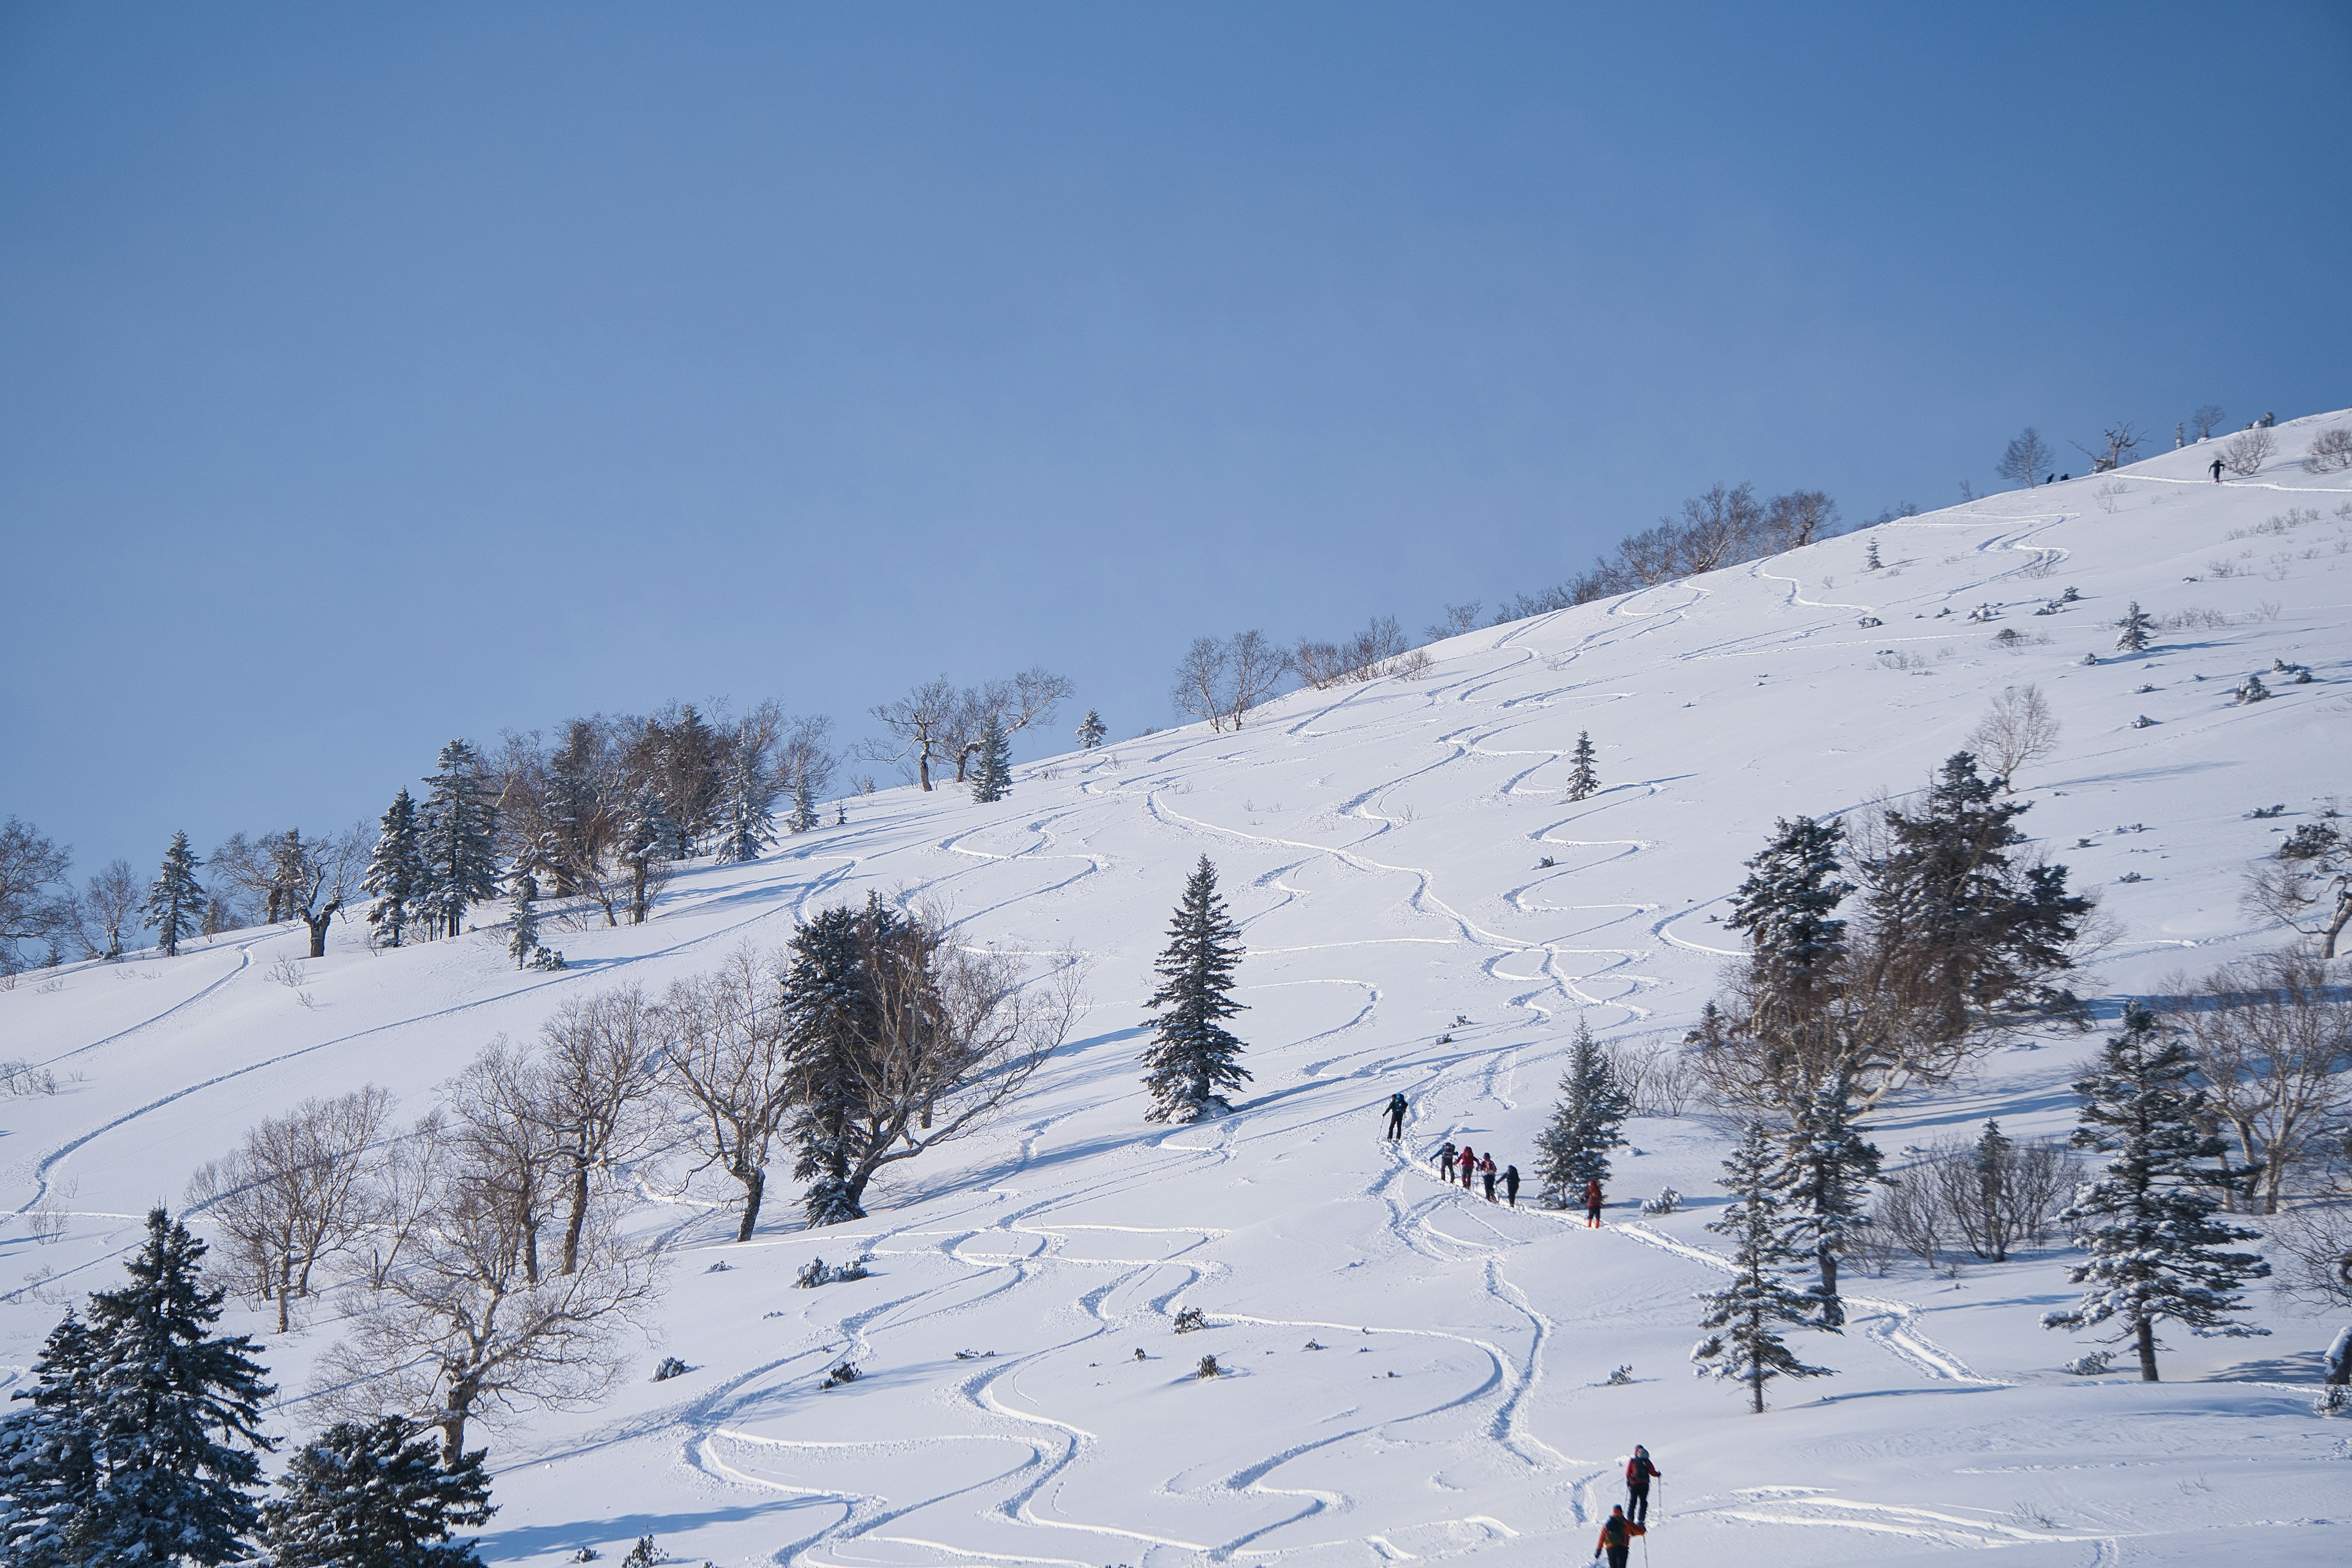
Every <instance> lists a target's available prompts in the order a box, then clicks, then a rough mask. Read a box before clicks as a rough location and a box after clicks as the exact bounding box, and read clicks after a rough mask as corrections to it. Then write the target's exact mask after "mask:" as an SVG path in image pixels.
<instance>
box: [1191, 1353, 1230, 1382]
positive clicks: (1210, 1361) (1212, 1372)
mask: <svg viewBox="0 0 2352 1568" xmlns="http://www.w3.org/2000/svg"><path fill="white" fill-rule="evenodd" d="M1224 1372H1225V1369H1224V1368H1223V1367H1221V1366H1219V1365H1218V1364H1217V1358H1216V1357H1215V1356H1213V1355H1204V1356H1202V1358H1201V1364H1200V1365H1198V1366H1196V1367H1194V1368H1193V1369H1192V1375H1193V1376H1194V1377H1223V1375H1224Z"/></svg>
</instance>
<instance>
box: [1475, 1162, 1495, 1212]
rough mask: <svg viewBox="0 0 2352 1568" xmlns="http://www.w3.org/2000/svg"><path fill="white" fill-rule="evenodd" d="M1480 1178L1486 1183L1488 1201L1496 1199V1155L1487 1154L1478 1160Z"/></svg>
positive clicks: (1491, 1201)
mask: <svg viewBox="0 0 2352 1568" xmlns="http://www.w3.org/2000/svg"><path fill="white" fill-rule="evenodd" d="M1478 1179H1479V1180H1480V1181H1482V1182H1484V1183H1486V1201H1487V1202H1488V1203H1490V1204H1491V1203H1493V1202H1494V1201H1495V1156H1493V1155H1492V1154H1489V1155H1487V1156H1486V1158H1485V1159H1483V1160H1480V1161H1479V1162H1478Z"/></svg>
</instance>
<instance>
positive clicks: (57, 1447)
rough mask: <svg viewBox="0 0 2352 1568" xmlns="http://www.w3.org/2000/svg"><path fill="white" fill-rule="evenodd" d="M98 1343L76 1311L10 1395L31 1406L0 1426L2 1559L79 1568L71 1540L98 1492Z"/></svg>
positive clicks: (80, 1557) (79, 1555)
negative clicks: (26, 1383) (24, 1382)
mask: <svg viewBox="0 0 2352 1568" xmlns="http://www.w3.org/2000/svg"><path fill="white" fill-rule="evenodd" d="M96 1376H97V1369H96V1346H95V1343H94V1342H93V1341H92V1340H91V1338H90V1334H89V1329H88V1327H87V1326H85V1325H84V1324H83V1322H82V1321H81V1318H80V1316H79V1314H77V1313H74V1312H68V1313H67V1314H66V1315H65V1318H64V1320H63V1321H61V1322H59V1323H58V1326H57V1327H56V1328H55V1329H53V1330H51V1331H49V1337H48V1341H47V1343H45V1344H44V1345H43V1346H42V1347H41V1353H40V1356H39V1358H38V1359H37V1360H36V1361H35V1362H34V1363H33V1366H32V1369H31V1377H30V1380H29V1381H30V1386H29V1387H26V1388H21V1389H18V1390H17V1391H16V1393H15V1394H12V1395H11V1396H10V1397H11V1398H14V1399H22V1400H29V1401H30V1402H31V1408H29V1409H27V1410H25V1411H23V1412H21V1413H19V1414H17V1415H14V1416H12V1417H11V1418H10V1419H8V1420H7V1421H5V1423H0V1562H5V1563H9V1564H11V1568H17V1565H21V1568H79V1564H80V1563H83V1562H84V1561H86V1557H85V1550H86V1549H85V1548H84V1547H83V1546H82V1545H80V1544H79V1543H78V1542H77V1540H76V1537H77V1536H78V1534H79V1531H80V1530H81V1529H82V1528H83V1525H84V1515H85V1512H86V1510H88V1509H89V1504H90V1502H91V1500H92V1499H94V1498H95V1497H96V1496H97V1493H98V1489H99V1477H100V1470H99V1456H98V1441H97V1432H96V1428H95V1426H94V1422H93V1417H94V1414H95V1411H96V1409H97V1401H98V1391H97V1387H96Z"/></svg>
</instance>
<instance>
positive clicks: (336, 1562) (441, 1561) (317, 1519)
mask: <svg viewBox="0 0 2352 1568" xmlns="http://www.w3.org/2000/svg"><path fill="white" fill-rule="evenodd" d="M422 1430H423V1429H422V1428H420V1427H418V1426H416V1424H415V1422H413V1421H410V1420H409V1419H408V1418H407V1417H405V1416H403V1415H386V1416H384V1417H383V1418H382V1419H380V1420H377V1421H373V1422H359V1421H344V1422H339V1423H337V1424H336V1425H334V1426H330V1427H328V1428H327V1429H326V1430H325V1431H324V1432H322V1433H320V1435H319V1436H316V1437H314V1438H312V1439H311V1440H310V1442H308V1443H306V1444H304V1445H303V1446H302V1447H300V1448H299V1449H297V1450H295V1453H294V1456H293V1458H291V1459H290V1460H289V1461H288V1463H287V1466H286V1473H285V1474H284V1475H282V1476H280V1477H278V1496H277V1497H275V1498H272V1499H271V1500H269V1501H268V1502H266V1503H264V1504H263V1505H262V1509H261V1512H262V1529H263V1533H264V1537H265V1538H266V1539H267V1540H268V1543H269V1548H270V1568H479V1564H480V1563H481V1561H482V1560H481V1557H480V1556H479V1554H478V1552H476V1551H475V1548H474V1543H473V1542H470V1541H464V1542H452V1541H451V1540H450V1539H449V1538H450V1535H451V1534H452V1533H453V1532H454V1531H455V1530H456V1528H457V1526H459V1525H472V1524H486V1523H488V1521H489V1518H490V1515H491V1514H492V1513H494V1512H495V1511H497V1510H495V1509H493V1508H492V1507H491V1506H490V1500H489V1498H490V1482H489V1478H488V1476H486V1475H485V1474H483V1471H482V1457H483V1454H484V1452H485V1450H483V1449H480V1448H477V1449H475V1450H474V1451H473V1452H471V1453H469V1454H467V1455H465V1456H463V1457H462V1458H459V1459H458V1460H457V1463H456V1464H454V1465H446V1466H445V1465H444V1464H443V1463H442V1460H441V1449H440V1444H439V1443H438V1442H437V1441H436V1440H435V1439H434V1438H433V1437H430V1436H420V1435H419V1434H420V1432H421V1431H422Z"/></svg>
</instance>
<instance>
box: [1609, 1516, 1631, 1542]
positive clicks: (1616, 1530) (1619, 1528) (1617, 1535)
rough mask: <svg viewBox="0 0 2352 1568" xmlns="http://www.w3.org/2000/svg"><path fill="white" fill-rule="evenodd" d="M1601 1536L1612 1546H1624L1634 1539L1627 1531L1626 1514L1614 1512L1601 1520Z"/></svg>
mask: <svg viewBox="0 0 2352 1568" xmlns="http://www.w3.org/2000/svg"><path fill="white" fill-rule="evenodd" d="M1601 1539H1602V1540H1604V1541H1606V1542H1609V1544H1610V1545H1612V1546H1623V1545H1625V1544H1626V1543H1627V1542H1630V1541H1631V1540H1632V1539H1633V1537H1632V1536H1630V1535H1629V1534H1627V1533H1626V1530H1625V1516H1624V1515H1623V1514H1622V1513H1612V1514H1611V1515H1610V1516H1609V1517H1608V1518H1607V1519H1605V1520H1603V1521H1601Z"/></svg>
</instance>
